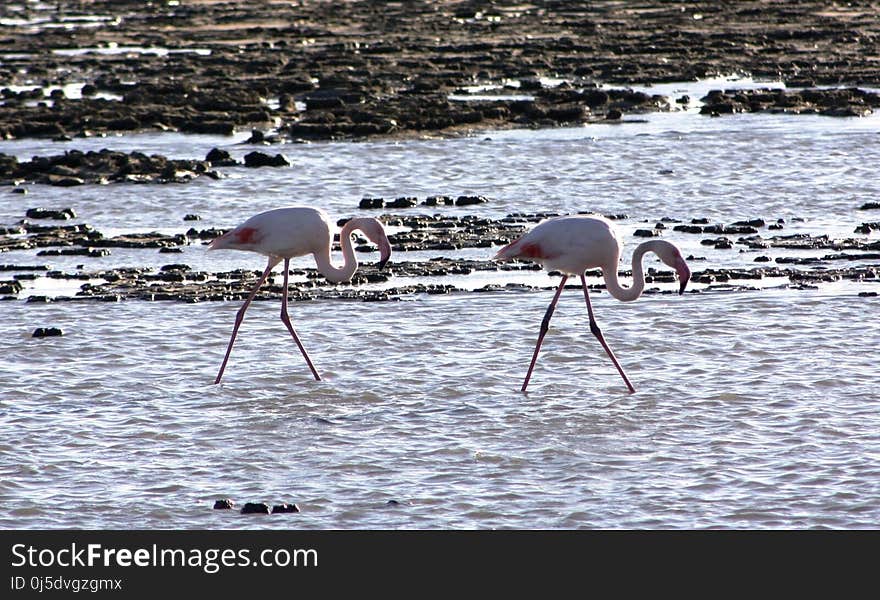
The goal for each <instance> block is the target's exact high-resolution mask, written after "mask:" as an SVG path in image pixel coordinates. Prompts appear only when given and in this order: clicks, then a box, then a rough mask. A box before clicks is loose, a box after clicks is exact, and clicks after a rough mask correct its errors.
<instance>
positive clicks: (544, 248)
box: [494, 215, 691, 393]
mask: <svg viewBox="0 0 880 600" xmlns="http://www.w3.org/2000/svg"><path fill="white" fill-rule="evenodd" d="M620 249H621V243H620V240H619V238H618V235H617V232H616V231H615V230H614V226H613V225H612V224H611V221H609V220H607V219H604V218H602V217H597V216H582V215H572V216H564V217H556V218H552V219H547V220H545V221H542V222H541V223H539V224H538V225H536V226H535V227H534V228H533V229H532V230H531V231H529V232H528V233H526V234H525V235H523V236H522V237H521V238H519V239H518V240H516V241H514V242H512V243H510V244H508V245H507V246H505V247H504V248H502V249H501V250H499V251H498V254H496V255H495V258H494V260H512V259H515V258H519V259H525V260H531V261H535V262H538V263H541V264H542V265H543V266H544V268H545V269H547V270H548V271H560V272H561V273H562V281H561V282H560V283H559V287H558V288H557V290H556V294H555V295H554V296H553V301H552V302H550V306H549V307H548V308H547V313H546V314H545V315H544V320H543V321H542V322H541V330H540V333H539V334H538V343H537V344H535V353H534V355H533V356H532V362H531V364H530V365H529V370H528V372H527V373H526V379H525V381H524V382H523V385H522V391H523V392H525V391H526V387H528V385H529V379H530V378H531V376H532V370H533V369H534V368H535V361H537V360H538V352H539V351H540V350H541V342H543V341H544V336H545V335H546V334H547V329H548V328H549V327H550V317H552V316H553V311H554V310H555V308H556V302H557V301H558V300H559V295H560V294H561V293H562V290H563V288H564V287H565V282H566V281H567V280H568V278H569V277H571V276H572V275H579V276H580V278H581V286H582V287H583V288H584V298H585V299H586V301H587V313H588V314H589V317H590V331H592V332H593V335H595V336H596V339H598V340H599V343H600V344H602V347H603V348H605V352H606V353H607V354H608V357H609V358H610V359H611V362H613V363H614V366H615V367H617V371H618V372H619V373H620V376H621V377H623V381H624V382H625V383H626V387H628V388H629V391H630V393H633V392H635V391H636V390H635V388H634V387H633V385H632V384H631V383H630V381H629V378H627V376H626V373H624V372H623V367H621V366H620V363H619V362H617V358H615V356H614V353H613V352H612V351H611V348H610V347H609V346H608V343H607V342H606V341H605V337H604V336H603V335H602V331H601V330H600V329H599V325H598V324H596V319H595V317H594V316H593V305H592V304H591V303H590V293H589V291H587V281H586V279H585V278H584V271H586V270H587V269H595V268H600V269H602V275H603V277H604V278H605V287H606V288H607V289H608V292H609V293H610V294H611V295H612V296H614V297H615V298H617V299H618V300H622V301H624V302H631V301H633V300H635V299H636V298H638V297H639V296H641V295H642V290H643V289H645V273H644V271H643V270H642V257H643V256H644V255H645V253H646V252H653V253H654V254H656V255H657V256H659V257H660V260H662V261H663V262H664V263H666V264H667V265H669V266H670V267H672V268H674V269H675V271H676V272H677V273H678V278H679V281H680V282H681V288H680V289H679V292H678V293H679V294H683V293H684V288H685V286H687V282H688V280H689V279H690V276H691V271H690V269H689V268H688V266H687V263H686V262H685V261H684V259H683V258H682V257H681V252H680V251H679V250H678V248H676V247H675V246H674V245H673V244H670V243H669V242H665V241H662V240H651V241H648V242H643V243H641V244H639V245H638V246H637V247H636V249H635V251H634V252H633V257H632V275H633V283H632V285H631V286H630V287H628V288H627V287H622V286H621V285H620V282H619V281H618V279H617V266H618V262H619V261H620Z"/></svg>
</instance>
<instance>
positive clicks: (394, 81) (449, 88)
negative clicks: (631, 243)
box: [0, 0, 880, 142]
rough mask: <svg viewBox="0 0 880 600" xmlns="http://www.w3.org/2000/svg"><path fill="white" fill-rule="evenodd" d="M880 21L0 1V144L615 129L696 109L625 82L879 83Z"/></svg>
mask: <svg viewBox="0 0 880 600" xmlns="http://www.w3.org/2000/svg"><path fill="white" fill-rule="evenodd" d="M878 12H880V4H878V3H876V2H863V3H846V4H836V3H828V2H818V1H803V2H777V3H768V2H759V1H745V2H730V3H718V2H641V3H638V4H632V3H627V2H590V3H571V2H544V1H536V2H529V3H525V4H523V3H518V4H511V3H497V2H489V1H487V2H479V1H472V2H428V3H408V2H404V3H401V2H377V1H374V0H369V1H358V2H344V3H339V2H299V3H287V2H282V3H279V2H267V1H264V2H235V3H232V2H215V1H210V0H209V1H200V2H192V3H190V2H187V3H179V4H166V3H160V2H155V3H146V2H139V1H138V2H135V1H124V0H123V1H116V0H114V1H112V2H110V1H92V2H53V3H51V4H36V5H34V4H31V3H26V2H20V3H19V2H5V3H3V5H2V6H0V22H3V25H4V26H3V27H2V29H0V87H2V86H6V89H5V90H3V92H2V96H3V98H2V101H3V110H2V111H0V135H3V136H4V137H8V138H9V137H15V138H20V137H30V136H46V137H53V138H58V139H64V138H67V137H71V136H93V135H101V134H103V133H107V132H130V131H137V130H142V129H156V130H176V131H183V132H191V133H216V134H231V133H232V132H233V131H234V130H236V129H242V128H247V127H253V128H256V129H258V130H260V131H263V130H265V131H271V133H270V135H267V136H266V137H265V141H267V142H271V141H276V140H285V139H287V140H291V139H292V140H314V139H362V138H366V137H375V136H424V135H460V134H462V133H468V132H472V131H474V130H480V129H489V128H494V129H498V128H506V127H555V126H560V125H572V124H579V123H587V122H599V121H607V120H612V121H614V120H619V119H621V118H624V119H625V118H626V115H627V114H631V113H640V112H645V111H656V110H670V109H673V108H674V107H676V106H677V104H676V103H678V105H680V104H686V103H687V102H688V101H689V100H693V99H688V98H675V99H672V98H666V97H663V96H661V95H656V94H646V93H644V92H634V91H632V90H630V89H628V87H627V86H630V85H633V84H650V83H659V82H675V81H692V80H695V79H698V78H706V77H711V76H717V75H726V74H731V73H747V74H750V75H751V76H753V77H754V78H755V79H764V80H772V81H780V80H781V81H783V82H785V83H786V84H787V85H789V86H795V87H806V88H813V87H814V86H833V87H840V88H848V87H855V86H867V87H878V85H880V70H878V69H877V65H876V57H877V56H878V55H880V21H878V20H877V18H876V15H877V14H878ZM602 86H605V87H602ZM768 93H770V92H768ZM753 100H754V99H753ZM711 104H712V106H710V107H709V108H707V114H719V113H723V112H731V111H733V110H759V109H761V108H762V107H763V108H766V107H773V108H775V109H780V110H781V109H785V110H789V111H793V112H800V111H819V112H820V113H822V114H829V115H837V116H841V115H851V114H864V113H865V112H866V111H870V110H871V109H872V108H875V107H876V106H877V104H878V102H877V99H876V96H870V97H866V95H865V93H864V92H862V91H859V92H855V93H854V92H852V91H849V92H847V91H832V92H828V91H825V90H816V89H813V90H812V91H811V92H810V94H808V95H806V96H804V95H801V96H798V97H793V96H788V97H786V98H784V99H781V100H779V99H777V100H772V101H771V100H766V101H763V102H759V101H746V102H742V101H740V100H734V99H728V98H725V97H723V96H719V95H716V96H715V97H713V102H712V103H711Z"/></svg>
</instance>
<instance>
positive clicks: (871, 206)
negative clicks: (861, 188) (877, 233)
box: [859, 202, 880, 210]
mask: <svg viewBox="0 0 880 600" xmlns="http://www.w3.org/2000/svg"><path fill="white" fill-rule="evenodd" d="M876 209H880V202H865V203H864V204H862V205H861V206H860V207H859V210H876Z"/></svg>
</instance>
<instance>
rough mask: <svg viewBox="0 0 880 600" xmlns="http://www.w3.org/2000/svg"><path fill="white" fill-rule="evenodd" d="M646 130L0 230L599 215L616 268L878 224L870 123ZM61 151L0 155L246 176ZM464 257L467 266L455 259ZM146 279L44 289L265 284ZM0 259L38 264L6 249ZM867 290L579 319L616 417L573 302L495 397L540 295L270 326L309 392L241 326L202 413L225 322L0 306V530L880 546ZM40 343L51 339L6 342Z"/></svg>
mask: <svg viewBox="0 0 880 600" xmlns="http://www.w3.org/2000/svg"><path fill="white" fill-rule="evenodd" d="M645 118H646V120H647V122H646V123H642V124H624V125H614V126H612V125H597V126H589V127H584V128H577V129H565V130H552V131H540V132H523V131H511V132H492V133H486V134H483V135H480V136H478V137H475V138H469V139H460V140H446V141H413V142H387V141H382V142H369V143H356V144H312V145H289V146H282V147H277V148H272V149H271V150H272V151H281V152H283V153H285V154H286V155H287V156H288V158H290V159H291V160H292V162H293V165H294V166H293V167H292V168H289V169H280V170H271V169H261V170H257V171H254V170H247V169H243V168H240V169H226V170H224V172H225V173H226V174H227V175H228V177H227V178H226V179H223V180H221V181H213V180H211V181H204V182H201V181H197V182H195V183H192V184H188V185H167V186H137V185H131V186H122V185H113V186H83V187H80V188H64V189H58V188H51V187H48V186H31V187H30V188H29V190H30V193H29V194H28V195H26V196H23V197H22V196H20V195H13V194H3V195H0V223H2V224H11V223H14V222H15V221H16V220H18V219H20V218H21V217H22V216H23V213H24V210H25V209H26V208H28V207H32V206H45V207H48V208H63V207H68V206H69V207H73V208H74V209H75V210H76V212H77V214H78V217H79V218H78V221H82V222H87V223H89V224H91V225H93V226H95V227H96V228H97V229H99V230H101V231H105V232H107V231H117V232H124V231H150V230H154V229H160V230H168V231H185V230H186V229H187V228H188V227H189V226H190V225H191V224H190V223H184V222H183V221H182V217H183V215H184V214H187V213H198V214H200V215H201V216H202V219H203V220H202V221H200V222H198V223H196V225H197V227H199V228H207V227H228V226H230V225H233V224H236V223H237V222H239V221H241V220H242V219H243V218H244V217H246V216H248V215H250V214H252V213H254V212H257V211H259V210H263V209H266V208H270V207H273V206H277V205H281V204H290V203H309V204H315V205H319V206H323V207H325V208H327V209H328V210H329V211H330V212H331V213H333V214H334V215H338V216H340V217H342V216H350V215H353V214H364V211H358V210H357V208H356V206H357V201H358V200H359V199H360V197H361V196H364V195H369V196H385V197H386V198H393V197H396V196H401V195H415V196H419V197H420V198H422V197H424V196H426V195H430V194H449V195H458V194H484V195H487V196H489V197H490V198H491V199H492V201H491V202H490V203H489V204H486V205H482V206H480V207H476V208H475V207H468V208H466V209H465V208H443V209H437V210H436V211H428V210H427V209H424V208H419V209H410V211H409V212H412V213H414V214H415V213H419V212H441V211H442V212H445V213H446V212H448V213H451V214H475V213H477V214H485V215H487V216H492V217H501V216H504V215H506V214H508V213H510V212H538V211H553V212H569V211H576V210H594V211H596V212H600V213H621V212H622V213H627V214H629V215H630V218H629V219H626V220H623V221H621V222H620V226H621V228H622V229H623V230H624V231H625V232H626V235H625V237H626V239H627V244H628V246H629V248H630V249H631V248H632V247H633V246H634V245H635V242H636V241H637V240H635V239H634V238H632V237H631V233H632V230H634V229H635V228H637V227H641V226H643V225H644V223H643V221H647V222H649V223H653V222H654V221H655V220H656V219H659V218H662V217H664V216H670V217H675V218H680V219H682V220H689V219H690V218H692V217H695V216H705V217H708V218H710V219H713V220H718V221H719V222H725V223H729V222H732V221H735V220H738V219H743V218H751V217H763V218H765V219H768V220H770V219H775V218H785V219H786V220H787V225H786V229H785V230H783V231H782V232H781V233H785V234H788V233H793V232H797V231H802V232H807V233H812V234H820V233H832V234H834V235H839V236H844V237H846V236H850V237H851V236H853V235H854V234H853V233H852V229H853V228H854V226H855V225H857V224H858V223H860V222H863V221H869V220H876V219H873V218H872V217H871V214H870V213H867V212H865V211H859V210H858V207H859V205H860V204H861V203H862V202H866V201H871V200H876V199H877V197H878V194H877V192H878V188H880V183H878V181H877V178H876V176H875V173H874V168H873V165H875V164H878V162H880V156H878V154H880V151H878V148H880V145H878V140H880V138H878V135H877V133H878V124H880V121H878V118H877V117H870V118H867V119H848V120H839V119H837V120H833V119H827V118H823V117H807V116H800V117H786V116H769V115H743V116H736V117H725V118H721V119H710V118H707V117H700V116H698V115H693V114H672V115H650V116H648V117H645ZM244 137H246V136H244ZM74 144H75V146H72V145H69V144H53V143H50V142H42V141H22V142H0V151H4V152H7V153H10V152H11V153H15V154H17V155H19V156H21V157H25V158H26V157H29V156H30V155H31V154H55V153H58V152H60V151H62V150H63V149H69V148H71V147H80V148H84V149H86V148H89V147H91V148H92V149H100V147H102V145H103V146H106V147H111V148H114V149H120V148H121V147H122V146H124V147H125V148H127V149H130V150H134V149H138V150H141V151H147V152H159V153H162V154H166V155H169V156H175V157H193V156H197V157H198V156H203V155H204V154H205V153H207V151H208V150H210V148H211V147H214V146H223V147H226V148H227V149H229V150H230V151H231V152H233V154H234V155H236V156H237V157H239V158H240V157H241V156H242V155H243V154H244V153H246V152H248V151H250V150H252V149H254V148H253V147H250V146H235V145H230V141H229V140H228V139H227V138H211V137H207V136H194V137H186V136H161V135H143V136H130V137H123V138H111V139H105V140H77V141H76V142H74ZM854 148H857V150H854ZM670 170H671V171H672V172H671V173H669V171H670ZM365 212H366V214H371V212H370V211H365ZM793 217H800V218H803V219H804V221H803V222H795V221H794V220H793V219H792V218H793ZM877 235H878V234H877V233H876V232H875V233H873V234H871V236H872V237H871V239H875V238H876V236H877ZM664 237H665V238H666V239H670V240H673V241H676V242H678V243H680V244H682V245H683V246H685V247H686V249H687V250H689V251H692V252H695V253H699V255H700V256H703V257H705V259H706V260H705V261H701V262H700V263H698V264H697V265H695V266H697V267H698V268H702V267H703V266H712V267H719V266H740V267H743V266H746V267H748V266H752V265H753V262H752V261H753V258H754V254H751V253H743V254H741V253H739V252H738V251H737V250H736V249H735V250H731V251H716V250H713V249H706V248H705V247H700V246H699V239H700V238H699V236H697V237H692V236H687V235H685V234H673V233H672V232H666V233H665V234H664ZM481 252H482V253H484V255H483V256H482V257H483V258H488V256H489V255H490V254H491V251H490V250H489V249H484V250H479V251H476V250H471V251H466V252H462V253H459V254H455V255H456V256H458V255H461V256H465V255H466V256H480V253H481ZM443 254H449V253H443ZM768 254H770V255H772V252H770V253H768ZM170 256H171V257H170V258H169V256H166V255H160V254H158V253H155V252H153V251H137V250H131V251H129V250H123V249H113V254H111V255H110V256H109V257H105V258H102V259H87V258H83V257H73V258H55V257H52V258H50V259H48V262H49V263H50V264H51V265H52V267H53V268H59V269H63V270H70V271H72V270H74V269H75V268H76V265H77V264H83V263H85V264H86V266H87V268H88V269H92V268H98V265H100V266H101V268H107V267H118V266H139V265H150V266H155V267H158V266H161V265H162V264H165V263H168V262H185V263H187V264H190V265H192V266H193V267H194V268H198V269H209V270H226V269H232V268H239V267H244V268H253V269H259V268H261V267H262V266H263V262H262V259H260V258H259V257H256V256H252V255H247V254H237V253H232V252H227V253H205V251H204V246H202V245H198V244H196V245H193V246H190V247H187V248H186V251H185V252H184V254H182V255H170ZM627 257H628V253H627ZM408 259H411V257H409V256H407V255H405V254H397V255H395V257H394V260H397V261H402V260H408ZM0 262H3V263H4V264H41V263H43V262H47V259H43V258H41V257H35V256H34V253H33V251H27V252H11V253H7V254H5V255H3V256H0ZM866 262H868V263H871V261H866ZM300 264H301V265H302V266H310V264H309V260H308V259H304V260H303V261H301V263H300ZM871 264H875V265H876V264H877V261H873V263H871ZM492 277H497V278H499V279H500V280H502V281H503V280H507V281H510V282H533V281H538V282H540V284H541V285H550V284H552V283H553V281H552V279H550V278H546V276H541V275H531V274H523V273H502V274H500V275H499V274H493V275H492ZM534 277H543V279H532V278H534ZM392 279H394V278H392ZM397 283H398V284H400V282H397ZM876 289H877V285H876V284H870V283H837V284H823V285H820V286H819V288H818V289H816V290H788V289H769V290H763V291H749V292H733V293H725V292H712V291H709V292H703V293H700V294H686V295H684V296H677V295H672V294H651V295H646V296H644V297H642V298H641V299H640V300H639V301H638V302H635V303H632V304H622V303H620V302H617V301H616V300H614V299H613V298H611V297H610V296H608V295H607V294H605V293H596V294H595V297H594V306H595V308H596V311H597V316H598V318H599V321H600V323H601V325H602V327H603V330H604V332H605V334H606V336H607V338H608V340H609V343H610V344H611V345H612V347H613V348H614V350H615V351H616V353H617V355H618V357H619V358H620V360H621V362H622V363H623V365H624V366H625V368H626V369H627V371H628V373H629V375H630V377H631V379H632V380H633V383H634V384H635V386H636V388H637V393H636V394H633V395H630V394H627V393H626V389H625V387H624V385H623V382H622V381H621V379H620V377H619V376H618V374H617V373H616V371H615V370H614V368H613V367H612V366H611V364H610V363H609V362H608V360H607V358H606V357H605V355H604V353H603V352H602V349H601V347H600V346H599V345H598V344H597V343H596V341H595V340H594V339H593V337H592V336H591V335H590V333H589V328H588V326H587V319H586V311H585V307H584V303H583V296H582V294H581V293H580V292H578V291H577V290H569V291H566V293H565V294H563V296H562V299H561V300H560V305H559V308H558V309H557V312H556V315H555V316H554V320H553V324H552V327H551V330H550V333H549V334H548V337H547V339H546V342H545V346H544V349H543V351H542V354H541V357H540V360H539V362H538V366H537V368H536V372H535V375H534V377H533V380H532V383H531V384H530V388H529V389H530V391H529V393H528V394H527V395H523V394H521V393H519V391H518V390H519V386H520V385H521V383H522V378H523V376H524V375H525V369H526V367H527V364H528V360H529V358H530V356H531V351H532V348H533V344H534V341H535V337H536V335H537V331H538V326H539V323H540V320H541V317H542V316H543V314H544V310H545V309H546V305H547V303H548V302H549V300H550V292H548V291H538V292H493V293H482V294H474V293H470V294H454V295H451V296H416V297H412V298H408V299H405V300H403V301H400V302H380V303H361V302H344V301H312V302H297V303H294V304H292V306H291V314H292V316H293V319H294V322H295V324H296V326H297V329H298V331H299V332H300V335H301V336H302V338H303V341H304V343H305V344H306V347H307V348H308V349H309V351H310V354H311V356H312V358H313V359H314V361H315V363H316V365H317V367H318V369H319V370H320V371H321V372H322V374H323V375H324V376H325V381H322V382H315V381H313V380H312V379H311V378H310V375H309V372H308V370H307V369H306V367H305V365H304V364H303V362H302V359H301V357H300V356H299V353H298V352H297V350H296V347H295V346H294V345H293V343H292V342H291V340H290V339H289V336H288V335H287V333H286V331H285V329H284V327H283V325H282V324H281V322H280V320H279V319H278V310H279V305H278V303H277V302H257V303H255V304H254V306H253V307H252V308H251V309H250V311H249V313H248V318H247V320H246V321H245V324H244V326H243V328H242V332H241V334H240V337H239V341H238V342H237V344H236V347H235V349H234V352H233V355H232V359H231V362H230V365H229V368H228V370H227V373H226V375H225V377H224V382H223V384H221V385H219V386H213V385H212V384H211V383H212V381H213V378H214V376H215V375H216V370H217V368H218V367H219V364H220V361H221V359H222V356H223V352H224V350H225V345H226V341H227V339H228V335H229V333H230V330H231V326H232V321H233V318H234V315H235V311H236V310H237V309H238V304H237V303H224V302H217V303H205V304H195V305H190V304H182V303H167V302H156V303H147V302H138V301H126V302H122V303H118V304H95V303H91V302H85V303H78V302H77V303H70V302H65V303H56V304H51V303H50V304H33V303H31V304H26V303H25V302H23V301H6V302H2V303H0V336H2V339H3V340H4V350H3V353H2V360H0V430H2V432H3V435H2V436H0V505H2V506H3V507H4V509H3V511H0V526H2V527H6V528H13V527H15V528H18V527H25V528H38V527H40V528H43V527H48V528H55V527H71V528H143V527H146V528H262V527H267V528H496V527H497V528H641V527H668V528H691V527H698V528H702V527H720V528H739V527H749V528H751V527H761V528H787V527H832V528H869V527H876V525H877V523H878V522H880V502H878V498H880V467H878V465H880V461H878V459H880V395H878V394H877V384H878V378H877V368H876V362H877V361H876V349H877V345H878V342H880V320H878V319H877V318H876V312H877V311H876V308H877V299H876V298H871V297H859V296H858V293H859V292H860V291H864V290H876ZM34 293H36V292H34ZM26 295H27V294H25V296H26ZM49 325H52V326H58V327H61V328H62V329H63V330H64V333H65V335H64V336H63V337H57V338H44V339H35V338H31V337H30V334H31V332H32V331H33V329H34V328H36V327H40V326H49ZM226 497H228V498H232V499H234V500H236V501H237V502H238V503H239V505H240V504H241V503H243V502H247V501H266V502H269V503H270V504H272V503H280V502H284V501H287V502H296V503H297V504H298V505H299V506H300V508H301V509H302V512H300V513H298V514H294V515H272V516H253V515H239V514H238V512H237V511H219V510H213V509H212V506H213V503H214V500H216V499H219V498H226ZM389 500H396V501H397V502H399V503H400V504H399V505H396V506H392V505H389V504H388V501H389Z"/></svg>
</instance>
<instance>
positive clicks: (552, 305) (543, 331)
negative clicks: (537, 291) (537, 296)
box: [521, 275, 568, 392]
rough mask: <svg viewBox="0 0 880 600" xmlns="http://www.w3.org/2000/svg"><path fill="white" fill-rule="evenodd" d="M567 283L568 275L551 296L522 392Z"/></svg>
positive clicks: (527, 382)
mask: <svg viewBox="0 0 880 600" xmlns="http://www.w3.org/2000/svg"><path fill="white" fill-rule="evenodd" d="M566 281H568V275H563V276H562V281H560V282H559V287H558V288H556V294H555V295H554V296H553V301H552V302H550V306H548V307H547V312H546V313H545V314H544V320H543V321H541V331H540V333H538V342H537V343H536V344H535V353H534V354H533V355H532V362H531V364H529V370H528V372H527V373H526V380H525V381H523V384H522V390H521V391H523V392H525V391H526V388H527V387H528V385H529V379H531V378H532V370H534V368H535V362H537V360H538V352H540V351H541V343H542V342H543V341H544V336H545V335H547V330H548V329H550V317H552V316H553V311H554V310H556V303H557V302H558V301H559V295H560V294H562V290H563V289H564V288H565V282H566Z"/></svg>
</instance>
